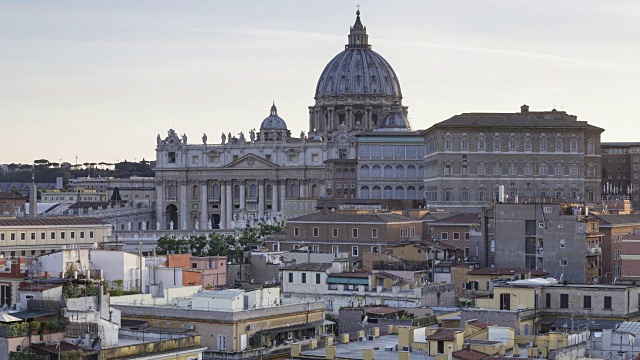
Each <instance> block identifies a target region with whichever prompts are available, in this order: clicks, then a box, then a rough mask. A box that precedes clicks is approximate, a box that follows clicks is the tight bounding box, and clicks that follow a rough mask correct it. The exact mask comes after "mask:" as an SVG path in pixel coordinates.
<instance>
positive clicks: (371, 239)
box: [265, 212, 422, 265]
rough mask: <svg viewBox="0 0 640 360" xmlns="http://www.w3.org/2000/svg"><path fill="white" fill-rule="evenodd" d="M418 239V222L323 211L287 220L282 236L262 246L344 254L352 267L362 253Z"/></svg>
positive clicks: (358, 261)
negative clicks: (347, 256)
mask: <svg viewBox="0 0 640 360" xmlns="http://www.w3.org/2000/svg"><path fill="white" fill-rule="evenodd" d="M420 239H422V222H421V221H420V220H416V219H413V218H410V217H408V216H403V215H397V214H390V213H371V214H354V213H347V212H344V213H343V212H326V213H315V214H309V215H304V216H300V217H297V218H293V219H289V220H287V229H286V235H285V236H284V237H282V236H277V237H268V238H267V239H266V240H265V244H266V246H267V247H268V248H269V249H272V250H274V251H291V250H295V249H298V248H301V247H304V246H307V247H309V250H310V251H311V252H328V253H334V254H337V253H340V252H348V253H349V254H350V259H351V260H352V262H353V263H354V264H355V265H359V264H360V262H361V261H362V255H363V254H364V253H365V252H374V253H375V252H379V251H380V249H381V248H383V247H387V246H390V245H392V244H394V243H398V242H401V241H410V240H414V241H415V240H420Z"/></svg>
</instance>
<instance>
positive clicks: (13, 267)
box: [11, 259, 21, 278]
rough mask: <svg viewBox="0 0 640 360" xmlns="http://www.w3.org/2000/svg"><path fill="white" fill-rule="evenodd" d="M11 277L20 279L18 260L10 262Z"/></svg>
mask: <svg viewBox="0 0 640 360" xmlns="http://www.w3.org/2000/svg"><path fill="white" fill-rule="evenodd" d="M11 277H13V278H19V277H21V274H20V260H19V259H18V261H12V262H11Z"/></svg>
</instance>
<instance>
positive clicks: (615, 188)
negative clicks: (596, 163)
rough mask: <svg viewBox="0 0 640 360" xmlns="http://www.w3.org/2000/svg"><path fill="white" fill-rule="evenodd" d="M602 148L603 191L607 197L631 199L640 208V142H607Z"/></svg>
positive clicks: (634, 205) (634, 206) (635, 207)
mask: <svg viewBox="0 0 640 360" xmlns="http://www.w3.org/2000/svg"><path fill="white" fill-rule="evenodd" d="M601 149H602V191H603V194H602V195H603V198H605V199H629V200H630V201H631V205H632V206H633V208H634V209H639V208H640V143H638V142H605V143H602V144H601Z"/></svg>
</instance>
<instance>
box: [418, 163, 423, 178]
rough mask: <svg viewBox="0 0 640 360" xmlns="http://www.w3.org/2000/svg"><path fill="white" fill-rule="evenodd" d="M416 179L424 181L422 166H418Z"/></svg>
mask: <svg viewBox="0 0 640 360" xmlns="http://www.w3.org/2000/svg"><path fill="white" fill-rule="evenodd" d="M418 178H419V179H424V166H423V165H420V167H419V168H418Z"/></svg>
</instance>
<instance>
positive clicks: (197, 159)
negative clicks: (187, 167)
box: [191, 155, 200, 164]
mask: <svg viewBox="0 0 640 360" xmlns="http://www.w3.org/2000/svg"><path fill="white" fill-rule="evenodd" d="M191 163H192V164H198V163H200V157H199V156H198V155H193V156H192V157H191Z"/></svg>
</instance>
